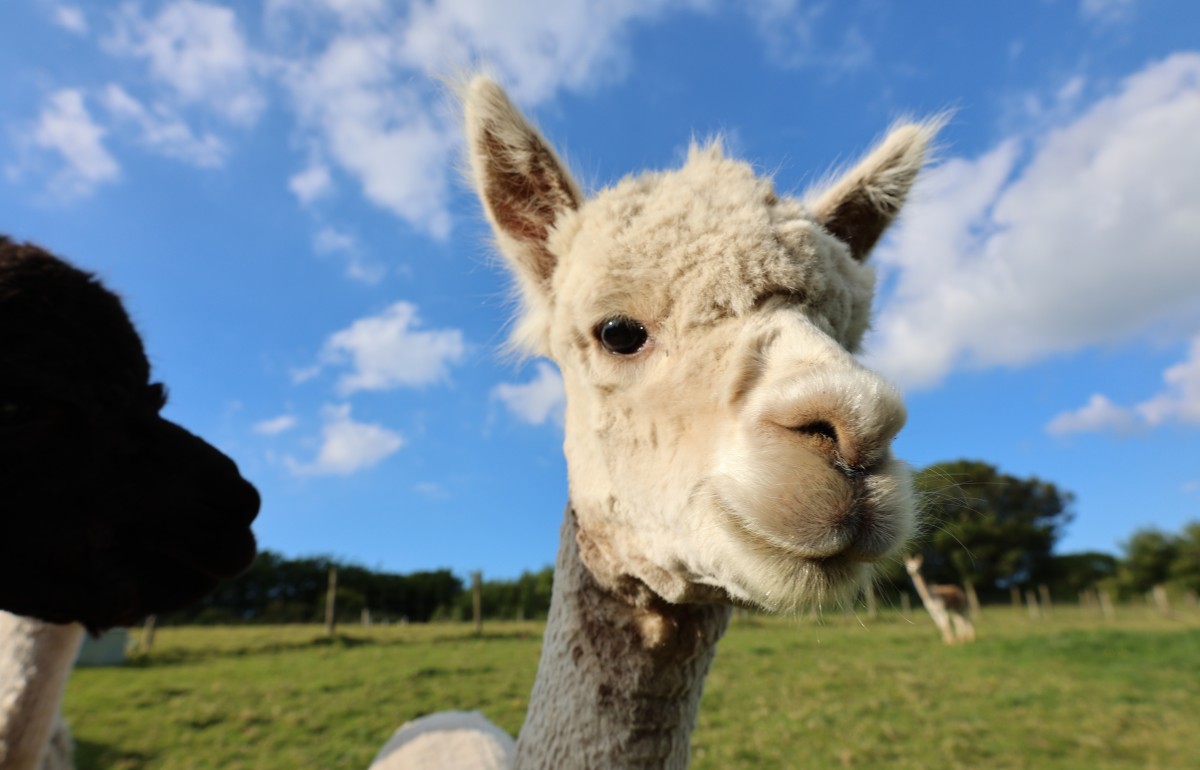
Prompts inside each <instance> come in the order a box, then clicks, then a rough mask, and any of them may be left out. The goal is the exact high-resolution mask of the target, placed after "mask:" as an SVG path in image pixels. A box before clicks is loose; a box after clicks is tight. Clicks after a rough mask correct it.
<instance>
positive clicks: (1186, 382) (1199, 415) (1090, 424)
mask: <svg viewBox="0 0 1200 770" xmlns="http://www.w3.org/2000/svg"><path fill="white" fill-rule="evenodd" d="M1163 381H1164V383H1165V387H1164V388H1163V390H1162V391H1161V392H1159V393H1158V394H1156V395H1154V396H1152V397H1150V398H1149V399H1147V400H1145V401H1142V402H1141V403H1139V404H1135V405H1134V406H1131V407H1121V406H1117V405H1115V404H1113V403H1112V402H1111V401H1109V399H1108V398H1107V397H1105V396H1103V395H1101V394H1096V395H1093V396H1092V398H1091V400H1090V401H1089V402H1088V403H1087V405H1086V406H1084V407H1082V408H1080V409H1078V410H1076V411H1074V412H1066V413H1064V414H1060V415H1059V416H1057V417H1055V418H1054V419H1053V420H1051V421H1050V424H1049V425H1047V426H1046V430H1047V432H1049V433H1051V434H1056V435H1062V434H1066V433H1082V432H1103V431H1109V430H1112V431H1116V432H1119V433H1127V432H1129V431H1131V430H1133V429H1135V428H1155V427H1158V426H1160V425H1167V424H1172V423H1177V424H1181V425H1195V426H1200V334H1197V335H1196V336H1195V337H1194V338H1193V339H1192V343H1191V347H1190V349H1189V351H1188V355H1187V357H1186V358H1185V359H1184V360H1183V361H1181V362H1180V363H1178V364H1176V365H1174V366H1172V367H1170V368H1168V369H1167V370H1166V371H1165V372H1163Z"/></svg>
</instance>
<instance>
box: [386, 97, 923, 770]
mask: <svg viewBox="0 0 1200 770" xmlns="http://www.w3.org/2000/svg"><path fill="white" fill-rule="evenodd" d="M464 102H465V115H466V127H467V131H466V134H467V152H468V154H469V157H470V162H471V169H472V172H473V175H474V181H475V186H476V188H477V190H478V192H479V194H480V197H481V199H482V201H483V206H484V210H485V212H486V214H487V216H488V219H489V220H490V221H491V223H492V226H493V229H494V231H495V234H496V238H497V241H498V244H499V248H500V250H501V252H502V253H503V254H504V256H505V257H506V258H507V260H508V263H509V266H510V267H511V269H512V271H513V273H514V275H515V277H516V280H517V284H518V287H519V289H520V292H521V298H522V300H523V311H522V313H521V317H520V318H519V320H518V323H517V326H516V330H515V334H514V341H515V344H516V345H517V346H519V347H520V348H521V349H523V350H525V351H527V352H529V353H533V354H537V355H544V356H547V357H549V358H551V359H553V360H554V361H555V362H556V363H557V364H558V366H559V368H560V370H561V371H562V375H563V380H564V383H565V387H566V392H567V408H566V420H565V433H566V437H565V445H564V448H565V452H566V455H567V468H568V476H569V490H570V491H569V495H570V498H569V502H568V504H567V508H566V512H565V516H564V522H563V525H562V539H561V544H560V547H559V552H558V561H557V565H556V568H555V575H554V593H553V598H552V604H551V608H550V617H549V620H548V623H547V627H546V637H545V642H544V644H543V647H542V658H541V663H540V664H539V667H538V675H537V681H536V683H535V684H534V687H533V693H532V695H531V699H530V704H529V711H528V714H527V716H526V721H525V725H524V727H523V728H522V730H521V733H520V736H519V738H518V740H517V742H516V746H515V758H514V760H513V766H514V767H517V768H522V770H527V769H528V768H554V769H555V770H570V769H571V768H633V767H637V768H683V767H685V766H686V765H687V763H688V754H689V739H690V736H691V732H692V729H693V727H694V725H695V721H696V714H697V710H698V708H699V703H700V694H701V690H702V688H703V683H704V677H705V675H706V674H707V672H708V668H709V664H710V663H711V661H712V658H713V654H714V652H715V649H716V643H717V640H718V639H719V638H720V637H721V635H722V633H723V632H724V630H725V627H726V624H727V622H728V619H729V615H730V605H731V604H733V603H745V604H753V605H757V606H760V607H764V608H767V609H770V610H782V611H790V610H794V609H796V608H797V607H800V606H802V605H806V604H809V605H811V604H817V605H820V604H824V603H829V602H837V601H840V600H842V599H843V598H845V597H848V596H849V595H851V594H852V593H853V592H854V591H855V590H856V589H857V588H858V586H859V585H860V584H861V583H862V581H863V580H864V579H865V578H866V576H867V575H868V574H869V573H870V570H871V567H872V564H873V563H875V562H878V561H880V560H881V559H884V558H887V557H888V556H889V555H891V554H892V553H894V552H895V551H896V549H897V548H899V547H900V546H901V545H902V544H903V543H904V542H905V541H906V539H907V538H908V536H909V534H910V532H911V531H912V528H913V505H912V496H911V490H910V482H909V477H908V473H907V471H906V470H905V468H904V466H903V464H901V463H900V462H898V461H896V460H895V459H894V458H893V457H892V454H891V450H890V447H891V441H892V438H893V437H894V436H895V435H896V433H897V432H898V431H899V430H900V427H901V426H902V425H903V424H904V420H905V410H904V406H903V404H902V403H901V401H900V398H899V396H898V394H897V393H896V391H895V390H894V389H893V388H892V387H891V386H890V385H887V384H886V383H885V382H884V381H883V380H882V379H880V378H879V377H878V376H876V375H875V374H873V373H872V372H870V371H868V370H867V369H865V368H864V367H863V366H862V365H861V364H859V363H858V362H857V361H856V360H855V358H854V357H853V353H854V352H855V351H856V350H858V348H859V344H860V341H861V339H862V336H863V333H864V332H865V330H866V328H867V324H868V316H869V312H870V304H871V297H872V294H873V291H874V275H873V271H872V270H871V268H869V267H868V266H866V265H865V264H864V261H865V260H866V258H867V256H868V254H869V253H870V251H871V249H872V247H873V246H874V245H875V243H876V242H877V241H878V240H879V238H880V236H881V235H882V234H883V232H884V230H885V228H886V227H887V226H888V224H889V223H890V222H891V221H892V219H893V218H894V217H895V215H896V214H897V213H898V211H899V209H900V206H901V204H902V203H903V201H904V198H905V196H906V194H907V192H908V190H909V187H910V185H911V184H912V182H913V180H914V179H915V178H916V176H917V173H918V170H919V169H920V166H921V163H922V158H923V154H924V150H925V147H926V145H927V143H928V142H929V140H930V138H931V136H932V134H933V132H934V130H935V128H936V126H935V125H933V124H925V125H903V126H899V127H897V128H895V129H894V130H893V131H892V133H891V134H890V135H889V136H888V137H887V138H886V139H885V140H884V142H883V143H882V144H881V145H880V146H879V147H878V148H877V149H875V150H874V151H873V152H872V153H871V154H870V155H868V156H867V157H866V158H865V159H864V160H863V161H861V162H860V163H859V164H858V165H857V166H856V167H854V168H853V169H852V170H851V171H850V172H849V173H847V174H845V175H844V176H842V177H841V178H840V179H839V180H838V181H836V182H835V183H833V184H832V185H830V186H828V187H826V188H824V189H823V190H820V191H818V192H817V193H816V194H814V195H811V196H809V197H807V198H806V199H803V200H797V199H792V198H786V197H780V196H778V195H777V194H776V192H775V191H774V190H773V189H772V184H771V182H770V180H768V179H763V178H759V177H756V176H755V174H754V172H753V169H752V168H751V167H750V166H749V165H747V164H745V163H741V162H737V161H734V160H730V159H728V158H726V157H725V156H724V154H723V152H722V151H721V148H720V146H719V145H717V144H715V143H714V144H712V145H709V146H707V147H695V146H693V147H692V149H691V151H690V152H689V155H688V159H687V162H686V163H685V164H684V165H683V167H682V168H680V169H678V170H676V171H669V172H659V173H648V174H644V175H641V176H638V177H630V178H626V179H624V180H622V181H621V182H619V183H618V184H617V185H616V186H614V187H612V188H610V189H607V190H604V191H602V192H600V193H599V194H598V195H596V196H595V197H593V198H590V199H587V198H585V197H584V195H583V193H582V192H581V190H580V188H579V186H578V185H577V184H576V182H575V180H574V179H573V178H572V176H571V175H570V173H569V172H568V171H567V169H566V167H565V166H564V165H563V163H562V162H561V161H560V160H559V158H558V156H557V155H556V154H555V152H554V151H553V149H551V147H550V145H549V144H548V143H547V142H546V141H545V139H543V138H542V136H541V135H540V134H539V133H538V131H537V130H536V129H535V128H534V127H533V126H532V125H530V123H529V122H527V121H526V120H525V118H524V117H522V116H521V115H520V113H519V112H518V111H517V110H516V108H515V107H514V106H513V105H512V104H511V103H510V102H509V100H508V98H507V97H506V95H505V94H504V92H503V91H502V90H501V89H500V87H499V86H497V85H496V84H495V83H493V82H492V81H490V80H487V79H485V78H477V79H475V80H474V81H473V82H471V83H470V85H469V87H467V88H466V89H465V95H464ZM436 718H437V717H434V718H426V719H424V720H417V721H416V722H414V723H411V724H410V725H408V726H406V727H405V728H402V730H401V731H400V732H399V733H398V734H397V735H396V737H395V738H394V739H393V740H392V741H391V742H390V743H389V747H388V748H387V749H385V751H383V752H380V756H379V757H377V759H376V763H375V765H373V767H374V768H376V769H377V770H383V769H384V768H387V769H388V770H395V769H396V768H401V767H426V768H430V767H450V766H452V765H451V764H450V763H448V762H443V763H438V762H436V761H435V762H432V763H431V762H429V761H428V760H425V761H424V763H422V760H420V759H417V758H416V757H415V756H410V755H409V752H408V751H407V749H408V748H409V747H410V746H416V745H422V746H424V749H425V751H426V756H429V755H430V753H432V755H433V756H435V757H436V756H442V757H445V756H447V755H448V753H449V747H450V746H451V745H452V744H453V743H454V742H456V741H462V740H464V739H465V738H467V737H468V736H470V726H469V719H473V718H466V717H461V718H459V719H457V720H452V724H453V728H454V729H451V730H447V731H445V733H444V734H443V735H431V732H433V733H436V732H437V731H436V730H432V731H431V730H426V729H424V728H425V727H426V726H427V725H428V722H427V720H429V719H436ZM406 731H407V732H406ZM406 737H407V738H410V739H411V740H407V741H406ZM439 739H444V741H443V745H444V746H445V747H446V748H444V749H443V751H442V752H441V753H440V755H439V754H438V753H437V752H436V751H432V752H431V751H430V750H431V749H434V747H435V746H436V744H437V742H438V740H439ZM472 740H473V741H474V742H475V744H476V748H478V749H480V750H479V751H477V752H476V753H477V754H479V755H481V756H483V757H487V758H486V759H483V760H481V761H480V763H479V764H478V765H475V766H477V767H487V768H494V767H501V766H505V765H504V762H505V760H504V759H503V757H504V755H505V754H506V752H508V751H509V750H511V743H505V741H503V740H500V739H497V738H495V736H494V733H486V732H484V731H476V732H475V734H474V737H473V738H472ZM417 753H418V752H416V751H413V752H412V754H413V755H416V754H417ZM453 766H455V767H460V768H461V767H463V766H462V765H453Z"/></svg>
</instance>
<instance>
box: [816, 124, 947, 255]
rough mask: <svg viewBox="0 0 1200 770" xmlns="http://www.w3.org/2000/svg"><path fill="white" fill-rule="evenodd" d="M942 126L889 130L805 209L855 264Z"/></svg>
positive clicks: (888, 219)
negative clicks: (842, 246) (848, 249)
mask: <svg viewBox="0 0 1200 770" xmlns="http://www.w3.org/2000/svg"><path fill="white" fill-rule="evenodd" d="M944 122H945V119H944V118H940V117H939V118H935V119H933V120H928V121H926V122H924V123H907V124H903V125H898V126H896V127H894V128H893V129H892V130H891V131H890V132H888V135H887V137H886V138H885V139H884V140H883V141H882V142H881V143H880V144H879V146H878V147H876V148H875V149H874V150H872V151H871V152H870V153H869V154H868V155H867V156H866V157H865V158H863V159H862V160H861V161H859V162H858V165H856V166H855V167H854V168H852V169H850V171H848V172H846V173H845V174H843V175H842V176H841V177H840V178H839V179H837V181H835V182H834V183H833V184H832V185H830V186H828V187H827V188H825V189H824V190H822V191H821V192H819V193H818V194H816V195H815V196H810V198H809V207H810V210H811V211H812V212H813V214H814V216H815V218H816V220H817V221H818V222H820V223H821V224H822V225H824V226H825V229H826V230H828V231H829V232H830V234H832V235H833V236H834V237H835V238H837V239H839V240H841V241H843V242H844V243H845V244H846V245H848V246H849V247H850V254H851V255H852V256H853V257H854V258H855V259H856V260H859V261H860V262H861V261H863V260H865V259H866V258H867V256H868V255H870V253H871V249H872V248H874V247H875V244H876V243H878V241H879V239H880V237H882V236H883V233H884V231H885V230H886V229H887V227H888V225H890V224H891V223H892V220H893V219H895V218H896V215H897V214H898V213H899V212H900V207H901V206H902V205H903V204H904V199H905V198H906V197H907V196H908V191H909V189H910V188H911V187H912V184H913V182H914V181H916V178H917V173H918V172H919V171H920V170H921V166H922V165H923V164H924V162H925V155H926V153H927V151H928V149H929V144H930V142H932V140H933V137H934V135H936V134H937V132H938V129H940V128H941V127H942V124H943V123H944Z"/></svg>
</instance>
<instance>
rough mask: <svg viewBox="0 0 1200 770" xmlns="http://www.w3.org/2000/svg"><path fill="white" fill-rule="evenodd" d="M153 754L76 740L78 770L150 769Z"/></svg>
mask: <svg viewBox="0 0 1200 770" xmlns="http://www.w3.org/2000/svg"><path fill="white" fill-rule="evenodd" d="M154 758H155V756H154V755H153V754H148V753H145V752H141V751H125V750H122V749H118V748H116V747H115V746H106V745H105V744H103V743H94V742H92V741H84V740H79V739H76V740H75V768H76V770H141V769H142V768H144V767H149V766H150V764H151V762H152V761H153V760H154Z"/></svg>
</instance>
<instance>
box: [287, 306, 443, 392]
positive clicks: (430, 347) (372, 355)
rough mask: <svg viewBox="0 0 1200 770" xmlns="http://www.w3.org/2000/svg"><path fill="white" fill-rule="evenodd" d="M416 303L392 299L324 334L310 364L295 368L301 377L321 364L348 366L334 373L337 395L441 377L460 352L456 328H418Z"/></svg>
mask: <svg viewBox="0 0 1200 770" xmlns="http://www.w3.org/2000/svg"><path fill="white" fill-rule="evenodd" d="M420 325H421V322H420V318H419V317H418V315H417V307H416V305H413V304H411V303H408V302H397V303H395V304H394V305H392V306H391V307H389V308H388V309H387V310H385V311H383V312H382V313H380V314H379V315H375V316H369V317H367V318H360V319H359V320H357V321H355V322H354V323H353V324H351V325H350V326H349V327H347V328H345V329H342V330H341V331H338V332H335V333H334V334H332V335H330V337H329V339H328V340H326V342H325V345H324V347H323V348H322V351H321V354H320V358H319V361H318V364H317V366H316V367H315V369H306V370H303V371H302V372H298V373H297V374H296V375H295V376H294V379H296V380H297V381H303V380H305V379H309V378H311V377H312V376H315V374H316V373H318V372H319V371H321V370H323V369H325V368H327V367H343V366H348V367H349V368H350V371H349V372H346V373H345V374H343V375H342V376H341V377H340V378H338V382H337V391H338V393H339V394H341V395H342V396H348V395H350V394H352V393H355V392H358V391H362V390H391V389H393V388H398V387H420V386H423V385H430V384H433V383H435V382H438V381H441V380H445V379H446V378H448V377H449V373H450V366H451V365H452V364H455V363H458V362H459V361H461V360H462V358H463V356H464V355H465V353H466V344H465V343H464V342H463V336H462V332H460V331H459V330H458V329H429V330H426V329H420V328H419V327H420Z"/></svg>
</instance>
